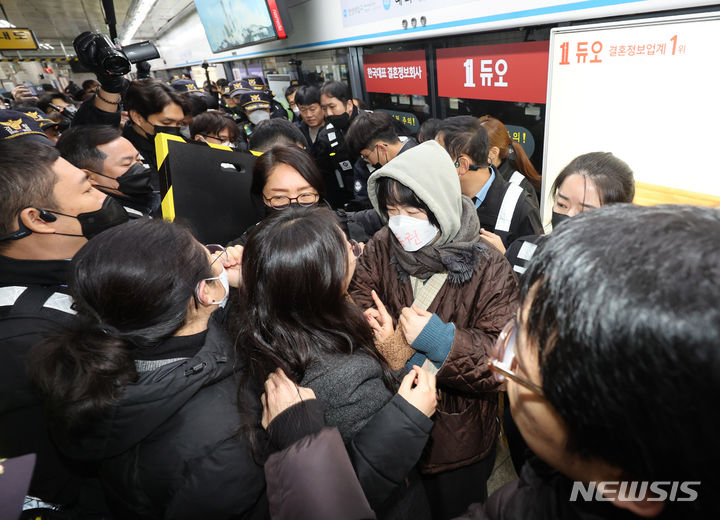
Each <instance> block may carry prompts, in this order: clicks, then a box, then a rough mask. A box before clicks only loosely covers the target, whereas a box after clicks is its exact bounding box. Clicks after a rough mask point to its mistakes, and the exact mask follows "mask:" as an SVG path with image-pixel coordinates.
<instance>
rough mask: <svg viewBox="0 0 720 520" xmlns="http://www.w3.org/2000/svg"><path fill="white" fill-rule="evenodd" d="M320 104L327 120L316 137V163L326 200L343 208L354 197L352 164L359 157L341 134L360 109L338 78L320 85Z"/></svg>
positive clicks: (334, 205)
mask: <svg viewBox="0 0 720 520" xmlns="http://www.w3.org/2000/svg"><path fill="white" fill-rule="evenodd" d="M320 105H321V106H322V109H323V112H324V113H325V123H326V124H325V128H323V129H322V130H320V132H319V134H318V137H317V140H318V142H319V143H320V145H321V146H322V150H321V151H320V153H319V155H318V166H319V167H320V169H321V171H322V172H323V174H324V176H325V179H326V192H327V196H326V198H327V201H328V202H329V203H330V205H331V206H333V207H334V208H343V207H344V206H345V204H346V203H348V202H349V201H350V200H351V199H352V198H353V186H354V179H353V177H354V173H353V164H354V163H355V161H357V160H358V158H359V157H360V155H359V154H358V153H353V152H351V151H350V150H348V147H347V146H346V144H345V138H344V134H345V132H346V131H347V129H348V128H349V127H350V124H351V123H352V121H353V119H354V118H355V117H356V116H357V115H358V114H359V113H360V112H359V111H358V108H357V107H356V106H355V104H354V103H353V102H352V99H350V94H349V92H348V89H347V86H345V85H344V84H343V83H340V82H339V81H330V82H328V83H325V84H324V85H323V86H322V88H321V89H320Z"/></svg>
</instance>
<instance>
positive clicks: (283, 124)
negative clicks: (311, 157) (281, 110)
mask: <svg viewBox="0 0 720 520" xmlns="http://www.w3.org/2000/svg"><path fill="white" fill-rule="evenodd" d="M273 146H297V147H298V148H301V149H303V150H305V149H306V148H307V142H306V141H305V136H303V134H302V132H300V130H298V128H297V126H295V125H294V124H292V123H291V122H290V121H288V120H287V119H281V118H276V119H270V120H269V121H264V122H262V123H260V124H259V125H258V126H256V127H255V131H254V132H253V134H252V135H251V136H250V142H249V147H250V152H251V153H253V154H258V155H261V154H264V153H265V152H267V151H268V150H270V149H271V148H272V147H273Z"/></svg>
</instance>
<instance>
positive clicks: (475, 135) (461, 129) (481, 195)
mask: <svg viewBox="0 0 720 520" xmlns="http://www.w3.org/2000/svg"><path fill="white" fill-rule="evenodd" d="M435 140H436V141H438V142H439V143H440V144H441V145H443V147H444V148H445V150H447V152H448V153H449V154H450V157H451V158H452V159H453V161H455V168H456V169H457V173H458V176H459V177H460V187H461V189H462V192H463V195H466V196H468V197H470V198H471V199H472V201H473V203H474V204H475V208H476V210H477V215H478V218H479V219H480V225H481V226H482V230H483V234H482V237H483V239H485V240H486V241H488V242H490V243H491V244H493V246H495V247H496V248H498V249H500V251H501V252H502V253H504V252H505V248H507V247H508V246H509V245H510V244H512V243H513V242H514V241H515V240H516V239H518V238H520V237H522V236H527V235H540V234H542V233H543V228H542V222H541V221H540V211H539V209H538V207H537V205H536V203H535V199H534V193H533V194H530V193H528V192H526V191H525V190H524V189H523V188H522V187H521V186H520V185H518V184H511V183H509V182H507V181H506V180H505V179H503V177H502V176H501V175H500V174H499V173H498V172H497V170H496V169H495V167H494V166H493V165H492V164H490V162H489V159H488V153H489V150H490V140H489V138H488V134H487V131H486V130H485V127H483V126H482V125H481V124H480V122H479V120H478V119H477V118H476V117H471V116H457V117H452V118H448V119H446V120H445V121H444V122H443V124H442V126H441V127H440V131H439V132H438V134H437V136H436V137H435Z"/></svg>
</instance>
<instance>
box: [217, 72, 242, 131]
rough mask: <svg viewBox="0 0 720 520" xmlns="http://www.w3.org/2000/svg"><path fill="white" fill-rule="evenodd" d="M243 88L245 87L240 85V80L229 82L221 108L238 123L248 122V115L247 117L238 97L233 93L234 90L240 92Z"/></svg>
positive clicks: (224, 91) (223, 95) (223, 94)
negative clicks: (238, 102) (238, 101)
mask: <svg viewBox="0 0 720 520" xmlns="http://www.w3.org/2000/svg"><path fill="white" fill-rule="evenodd" d="M242 90H245V89H243V88H241V87H240V81H239V80H237V81H231V82H230V83H228V85H227V86H226V87H225V89H224V90H223V93H222V99H223V103H222V106H221V108H222V110H223V112H225V113H226V114H228V115H229V116H230V117H232V118H233V120H234V121H235V122H236V123H237V124H238V125H241V124H243V123H245V122H247V117H245V113H244V112H243V111H242V110H241V109H240V107H239V106H238V104H237V101H236V99H235V98H234V97H233V96H232V94H233V92H240V91H242Z"/></svg>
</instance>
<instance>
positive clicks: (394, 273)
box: [349, 226, 519, 474]
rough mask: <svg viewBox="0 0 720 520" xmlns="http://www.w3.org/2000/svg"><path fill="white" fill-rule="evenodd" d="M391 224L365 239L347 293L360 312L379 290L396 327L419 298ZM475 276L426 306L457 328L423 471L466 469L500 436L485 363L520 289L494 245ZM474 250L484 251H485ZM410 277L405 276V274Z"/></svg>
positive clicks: (440, 381) (440, 376)
mask: <svg viewBox="0 0 720 520" xmlns="http://www.w3.org/2000/svg"><path fill="white" fill-rule="evenodd" d="M391 240H395V237H394V236H393V235H392V234H391V233H390V232H389V229H388V227H387V226H385V227H384V228H382V229H381V230H380V231H378V232H377V233H376V234H375V236H374V237H373V238H372V239H371V240H370V241H369V242H368V243H367V245H366V246H365V249H364V250H363V254H362V256H360V258H359V259H358V262H357V267H356V269H355V275H354V276H353V279H352V282H351V284H350V289H349V292H350V296H351V297H352V299H353V300H354V301H355V303H356V304H357V305H358V306H360V307H361V308H362V309H368V308H370V307H374V303H373V300H372V296H371V295H370V291H371V290H373V289H374V290H375V291H376V292H377V294H378V296H379V297H380V300H381V301H382V302H383V303H384V304H385V307H386V308H387V311H388V312H389V313H390V315H391V316H392V317H393V325H397V318H398V317H399V316H400V312H401V311H402V309H403V308H404V307H409V306H410V305H411V304H412V302H413V300H414V298H413V292H412V287H411V285H410V281H409V280H407V281H405V282H403V281H401V279H400V276H399V273H398V268H399V265H398V264H397V263H396V262H395V261H392V258H391V257H392V250H391V247H390V244H391V242H390V241H391ZM484 251H485V252H486V254H487V258H484V257H483V258H482V259H481V261H480V263H479V267H478V268H477V269H476V271H475V272H474V274H473V276H472V278H470V279H469V280H468V281H467V282H465V283H463V284H459V285H451V284H450V282H449V281H446V282H445V285H444V286H443V287H442V288H441V289H440V292H439V293H438V294H437V296H436V297H435V299H434V300H433V302H432V304H431V305H430V307H429V308H428V309H427V310H428V311H429V312H433V313H435V314H437V315H438V317H439V318H440V319H441V320H443V321H444V322H445V323H449V322H452V323H453V324H454V325H455V337H454V339H453V344H452V348H451V349H450V352H449V354H448V356H447V359H446V360H445V363H444V364H443V365H442V367H441V368H440V371H439V372H438V373H437V387H438V389H439V394H440V395H439V401H438V408H437V412H436V413H435V415H434V417H433V419H434V421H435V425H434V426H433V430H432V433H431V436H430V440H429V441H428V445H427V446H426V449H425V453H424V455H423V458H422V459H421V466H420V468H421V471H422V472H423V473H427V474H430V473H439V472H441V471H447V470H451V469H456V468H460V467H463V466H467V465H469V464H472V463H474V462H477V461H479V460H481V459H482V458H484V457H486V456H487V454H488V452H489V451H490V449H491V448H492V446H493V443H494V441H495V439H496V437H497V433H498V422H497V419H496V415H497V402H498V386H499V385H498V384H497V382H496V381H495V379H494V378H493V376H492V373H491V372H490V370H489V368H488V361H489V352H490V351H491V349H492V347H493V346H494V344H495V340H496V339H497V336H498V334H499V333H500V331H501V330H502V328H503V327H504V326H505V324H506V323H507V322H508V321H510V319H512V317H513V316H514V314H515V312H516V310H517V307H518V296H519V295H518V288H517V283H516V282H515V277H514V276H513V273H512V270H511V268H510V264H509V263H508V262H507V260H506V259H505V257H503V255H501V254H500V253H499V252H498V251H497V250H496V249H495V248H493V247H486V248H485V250H484ZM477 254H479V255H483V253H482V251H481V252H478V253H477ZM404 278H406V279H407V277H404Z"/></svg>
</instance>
